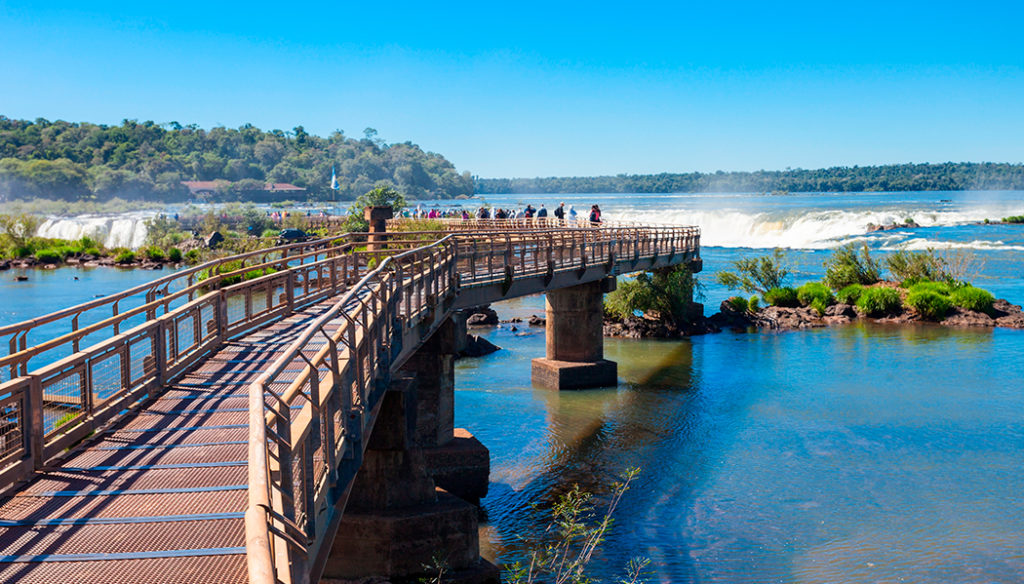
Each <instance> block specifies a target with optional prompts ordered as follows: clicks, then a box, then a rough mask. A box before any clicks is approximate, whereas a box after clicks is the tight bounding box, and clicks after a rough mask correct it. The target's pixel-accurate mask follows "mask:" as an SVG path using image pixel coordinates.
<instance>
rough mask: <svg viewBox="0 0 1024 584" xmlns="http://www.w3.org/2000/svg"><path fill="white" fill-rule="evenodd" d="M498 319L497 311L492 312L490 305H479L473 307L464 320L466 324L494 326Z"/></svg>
mask: <svg viewBox="0 0 1024 584" xmlns="http://www.w3.org/2000/svg"><path fill="white" fill-rule="evenodd" d="M499 322H500V321H499V319H498V313H497V312H494V310H493V309H491V307H490V306H481V307H480V308H476V309H474V312H473V314H471V315H470V316H469V318H468V319H467V320H466V325H468V326H494V325H496V324H498V323H499Z"/></svg>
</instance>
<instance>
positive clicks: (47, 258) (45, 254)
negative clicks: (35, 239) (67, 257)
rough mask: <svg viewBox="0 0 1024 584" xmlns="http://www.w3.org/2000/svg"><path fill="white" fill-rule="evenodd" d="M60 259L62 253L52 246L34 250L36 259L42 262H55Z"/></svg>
mask: <svg viewBox="0 0 1024 584" xmlns="http://www.w3.org/2000/svg"><path fill="white" fill-rule="evenodd" d="M62 259H64V255H63V254H62V253H60V251H58V250H55V249H52V248H47V249H41V250H39V251H37V252H36V260H37V261H39V262H42V263H44V264H56V263H58V262H60V261H61V260H62Z"/></svg>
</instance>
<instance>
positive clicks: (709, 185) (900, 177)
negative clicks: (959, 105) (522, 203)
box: [475, 162, 1024, 194]
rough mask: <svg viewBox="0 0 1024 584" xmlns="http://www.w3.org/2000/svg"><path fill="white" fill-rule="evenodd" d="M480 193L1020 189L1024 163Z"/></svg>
mask: <svg viewBox="0 0 1024 584" xmlns="http://www.w3.org/2000/svg"><path fill="white" fill-rule="evenodd" d="M475 184H476V187H475V190H476V192H478V193H493V194H510V193H699V192H741V193H750V192H753V193H768V192H780V191H781V192H794V193H797V192H799V193H815V192H863V191H871V192H877V191H962V190H1019V189H1024V164H1002V163H991V162H983V163H974V162H946V163H942V164H893V165H887V166H836V167H832V168H822V169H817V170H804V169H800V168H798V169H795V170H775V171H769V170H759V171H756V172H722V171H718V172H715V173H702V172H691V173H684V174H673V173H661V174H620V175H617V176H579V177H576V176H574V177H548V178H513V179H507V178H476V179H475Z"/></svg>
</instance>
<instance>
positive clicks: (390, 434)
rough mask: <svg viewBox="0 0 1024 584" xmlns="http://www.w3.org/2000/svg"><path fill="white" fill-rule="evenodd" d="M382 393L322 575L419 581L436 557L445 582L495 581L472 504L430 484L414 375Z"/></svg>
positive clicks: (339, 577)
mask: <svg viewBox="0 0 1024 584" xmlns="http://www.w3.org/2000/svg"><path fill="white" fill-rule="evenodd" d="M382 399H383V400H384V401H383V402H382V404H381V408H380V412H379V413H378V415H377V421H376V423H375V424H374V428H373V432H372V434H371V436H370V441H369V443H368V444H367V448H366V453H365V456H364V458H363V463H362V466H360V468H359V473H358V474H357V475H356V479H355V482H354V483H353V485H352V492H351V495H350V496H349V499H348V504H347V505H346V507H345V512H344V515H343V516H342V519H341V524H340V525H339V526H338V533H337V536H336V537H335V539H334V545H333V547H332V548H331V553H330V556H329V557H328V559H327V562H326V564H325V566H324V573H323V579H324V580H325V581H331V580H334V579H342V580H361V579H366V578H386V579H387V580H388V581H389V582H395V583H399V582H418V581H420V579H421V578H424V577H427V578H429V577H430V576H431V575H430V573H429V571H428V570H427V569H426V568H425V567H424V566H431V565H433V563H434V558H441V559H443V560H444V561H445V562H446V563H447V566H448V568H447V571H446V573H445V576H446V578H445V582H462V583H471V582H472V583H494V584H498V582H499V577H498V569H497V568H496V567H495V566H494V565H492V564H490V563H489V562H487V561H486V560H483V559H482V558H480V541H479V526H478V521H477V515H478V511H477V509H476V507H474V506H473V505H471V504H469V503H467V502H466V501H463V500H462V499H460V498H458V497H456V496H454V495H451V494H449V493H448V492H446V491H444V490H443V489H439V488H435V486H434V482H433V481H432V480H431V479H430V476H429V475H428V474H427V471H426V466H425V464H424V457H423V452H422V451H421V450H420V449H419V448H417V447H416V446H415V444H414V440H413V438H414V435H415V432H416V430H415V428H416V421H415V416H416V414H415V412H416V403H415V399H416V381H415V379H413V378H411V377H401V378H398V379H396V380H395V382H394V383H392V385H391V387H390V388H389V390H388V391H387V392H386V393H385V394H384V397H383V398H382Z"/></svg>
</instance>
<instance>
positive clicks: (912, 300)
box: [907, 286, 953, 320]
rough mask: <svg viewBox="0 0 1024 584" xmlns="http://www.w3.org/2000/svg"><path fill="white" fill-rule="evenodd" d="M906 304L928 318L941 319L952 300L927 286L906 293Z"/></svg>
mask: <svg viewBox="0 0 1024 584" xmlns="http://www.w3.org/2000/svg"><path fill="white" fill-rule="evenodd" d="M915 287H916V286H915ZM907 306H909V307H911V308H913V309H914V310H916V311H917V312H918V314H920V315H921V316H922V317H924V318H926V319H928V320H942V319H943V318H944V317H945V316H946V313H947V312H949V309H950V308H952V307H953V301H952V300H950V299H949V296H946V295H944V294H939V293H938V292H935V291H933V290H929V289H928V288H921V289H919V290H913V291H911V292H910V294H908V295H907Z"/></svg>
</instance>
